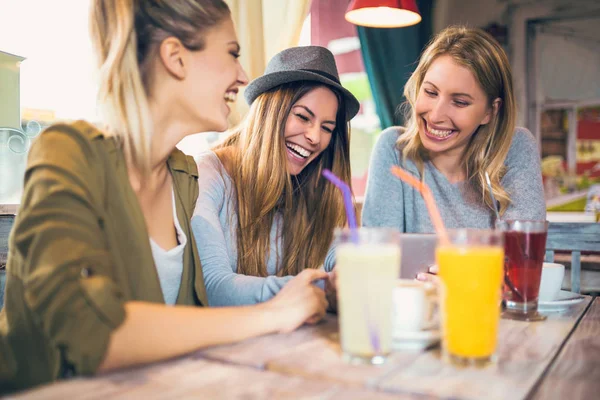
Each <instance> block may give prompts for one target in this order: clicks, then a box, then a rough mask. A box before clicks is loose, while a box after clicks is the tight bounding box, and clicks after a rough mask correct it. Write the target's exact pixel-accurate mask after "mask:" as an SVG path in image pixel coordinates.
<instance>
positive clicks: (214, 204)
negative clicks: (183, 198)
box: [192, 46, 359, 306]
mask: <svg viewBox="0 0 600 400" xmlns="http://www.w3.org/2000/svg"><path fill="white" fill-rule="evenodd" d="M245 95H246V99H247V101H248V103H249V104H250V105H251V106H250V110H249V112H248V115H247V117H246V118H245V120H244V121H243V122H242V123H241V124H240V126H239V127H237V128H236V129H234V130H233V132H232V133H231V135H230V136H228V137H227V139H226V140H225V142H224V143H223V144H222V145H220V146H219V147H218V148H217V149H215V151H211V152H208V153H206V154H204V155H202V156H201V157H200V159H199V162H198V169H199V173H200V176H202V177H203V179H202V182H201V183H200V187H201V189H200V192H201V193H200V196H199V197H198V202H197V205H196V210H195V212H194V217H193V218H192V227H193V229H194V234H195V236H196V240H197V241H198V250H199V253H200V259H201V260H202V265H203V267H204V280H205V282H206V289H207V295H208V300H209V303H210V304H211V305H219V306H224V305H233V304H252V303H258V302H262V301H266V300H268V299H270V298H271V297H273V296H274V295H275V294H276V293H278V292H279V291H280V290H281V288H282V287H284V285H285V284H286V283H287V282H289V280H290V279H292V277H293V276H294V275H297V274H298V273H300V272H301V271H303V270H306V269H315V268H319V267H321V266H323V265H324V269H325V270H327V271H331V269H332V268H333V264H332V260H333V257H332V254H330V255H329V257H327V255H328V250H329V247H330V244H331V242H332V238H333V231H334V229H335V228H336V227H341V226H344V225H345V224H346V216H345V211H344V205H343V200H342V197H341V195H340V193H339V192H338V190H337V189H336V188H335V187H334V186H333V185H331V184H330V183H328V182H327V181H326V180H325V179H323V177H322V176H321V171H322V170H323V169H325V168H327V169H330V170H331V171H333V173H335V174H336V175H337V176H339V177H340V178H341V179H343V180H344V181H345V182H347V183H348V184H349V183H350V158H349V140H350V138H349V126H348V121H349V120H350V119H351V118H352V117H353V116H354V115H355V114H356V113H357V112H358V108H359V104H358V101H357V100H356V98H355V97H354V96H353V95H352V94H351V93H350V92H349V91H347V90H346V89H344V88H343V87H342V86H341V85H340V83H339V78H338V73H337V68H336V65H335V61H334V58H333V55H332V54H331V52H329V50H327V49H325V48H323V47H319V46H305V47H294V48H290V49H286V50H284V51H282V52H281V53H279V54H277V55H276V56H275V57H274V58H273V59H272V60H271V61H270V62H269V65H268V67H267V70H266V72H265V74H264V75H263V76H262V77H260V78H257V79H255V80H254V81H252V82H251V83H250V84H249V86H248V88H247V89H246V91H245Z"/></svg>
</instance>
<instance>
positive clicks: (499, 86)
mask: <svg viewBox="0 0 600 400" xmlns="http://www.w3.org/2000/svg"><path fill="white" fill-rule="evenodd" d="M442 55H449V56H450V57H452V59H453V60H454V61H455V62H456V63H458V64H459V65H462V66H463V67H465V68H468V69H469V70H470V71H471V72H472V73H473V76H474V77H475V79H476V80H477V82H478V83H479V85H480V86H481V88H482V89H483V91H484V92H485V94H486V96H487V98H488V103H489V104H488V106H489V107H492V103H493V102H494V100H495V99H500V106H499V108H498V111H497V112H495V113H494V114H493V115H492V118H491V120H490V122H489V123H488V124H486V125H481V126H480V127H479V128H478V130H477V132H476V133H475V134H474V135H473V136H472V138H471V141H470V143H469V145H468V147H467V150H466V153H465V154H464V157H463V163H464V164H463V166H464V168H465V170H466V172H467V179H468V180H469V182H470V183H471V184H472V185H474V187H475V189H476V190H477V191H478V192H481V195H482V197H483V201H484V202H485V204H486V205H487V206H488V207H490V208H491V209H494V205H493V204H492V200H491V198H490V195H489V189H488V187H487V185H486V180H485V173H486V171H487V172H488V174H489V175H490V180H491V182H492V188H493V192H494V196H495V197H496V200H498V202H499V203H500V213H501V214H503V213H504V211H506V209H507V207H508V206H509V204H510V196H509V194H508V193H507V191H506V190H505V189H504V188H503V187H502V185H501V184H500V181H501V180H502V177H503V176H504V174H505V172H506V171H505V167H504V160H505V159H506V156H507V154H508V150H509V149H510V144H511V142H512V138H513V135H514V130H515V119H516V115H517V106H516V102H515V96H514V92H513V84H512V72H511V68H510V64H509V62H508V57H507V56H506V53H505V52H504V50H503V49H502V47H501V46H500V44H499V43H498V42H497V41H496V40H495V39H494V38H493V37H491V36H490V35H489V34H488V33H486V32H484V31H482V30H481V29H471V28H466V27H463V26H451V27H449V28H446V29H444V30H443V31H441V32H440V33H439V34H438V35H437V36H436V37H435V38H434V39H433V40H432V41H431V43H430V44H429V45H428V46H427V48H426V49H425V51H424V52H423V54H422V55H421V59H420V60H419V65H418V66H417V68H416V70H415V72H414V73H413V74H412V76H411V77H410V79H409V80H408V82H407V83H406V86H405V87H404V96H405V97H406V99H407V104H405V105H406V106H407V107H406V110H407V112H406V120H407V124H406V130H405V132H404V133H403V134H402V135H401V136H400V137H399V138H398V143H397V145H398V148H400V149H402V155H403V157H404V158H408V159H411V160H413V161H414V162H415V163H416V164H417V166H418V167H419V169H420V170H421V175H422V174H423V162H424V160H425V159H426V158H427V152H426V150H425V148H424V147H423V144H422V142H421V139H420V137H419V126H418V120H419V118H418V116H417V115H416V111H415V103H416V101H417V96H418V94H419V92H420V90H421V85H422V84H423V79H424V78H425V74H426V73H427V70H428V69H429V67H430V66H431V64H432V63H433V62H434V61H435V60H436V59H437V58H438V57H440V56H442Z"/></svg>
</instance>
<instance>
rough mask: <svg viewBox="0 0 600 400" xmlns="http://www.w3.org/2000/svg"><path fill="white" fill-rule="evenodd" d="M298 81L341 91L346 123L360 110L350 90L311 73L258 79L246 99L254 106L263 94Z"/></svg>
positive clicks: (289, 73)
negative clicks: (313, 82)
mask: <svg viewBox="0 0 600 400" xmlns="http://www.w3.org/2000/svg"><path fill="white" fill-rule="evenodd" d="M298 81H316V82H321V83H324V84H326V85H327V86H331V87H333V88H335V89H337V90H339V91H340V92H341V93H342V94H343V95H344V100H345V103H346V121H350V120H351V119H352V118H354V116H355V115H356V114H358V110H359V109H360V103H359V102H358V100H357V99H356V97H354V95H353V94H352V93H350V91H349V90H347V89H345V88H344V87H343V86H342V85H340V84H339V83H337V82H335V81H334V80H331V79H329V78H327V77H324V76H321V75H319V74H317V73H314V72H311V71H302V70H295V71H279V72H273V73H270V74H267V75H263V76H261V77H259V78H256V79H255V80H253V81H252V82H250V84H249V85H248V86H247V87H246V89H245V90H244V97H245V98H246V102H247V103H248V104H252V103H253V102H254V100H255V99H256V98H257V97H258V96H259V95H261V94H262V93H264V92H266V91H268V90H271V89H274V88H276V87H277V86H279V85H282V84H284V83H289V82H298Z"/></svg>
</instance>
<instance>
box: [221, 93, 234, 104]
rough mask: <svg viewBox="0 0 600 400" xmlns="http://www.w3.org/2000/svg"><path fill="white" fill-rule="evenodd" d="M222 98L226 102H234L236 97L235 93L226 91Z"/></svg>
mask: <svg viewBox="0 0 600 400" xmlns="http://www.w3.org/2000/svg"><path fill="white" fill-rule="evenodd" d="M224 98H225V101H226V102H227V103H233V102H235V99H236V98H237V93H235V92H226V93H225V96H224Z"/></svg>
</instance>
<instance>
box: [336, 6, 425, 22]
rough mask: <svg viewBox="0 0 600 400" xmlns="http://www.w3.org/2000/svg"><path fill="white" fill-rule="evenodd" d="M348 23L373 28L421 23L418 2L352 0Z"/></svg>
mask: <svg viewBox="0 0 600 400" xmlns="http://www.w3.org/2000/svg"><path fill="white" fill-rule="evenodd" d="M346 21H348V22H350V23H353V24H355V25H361V26H368V27H371V28H401V27H404V26H411V25H414V24H418V23H419V22H421V15H420V14H419V9H418V8H417V3H416V0H352V1H351V2H350V5H349V6H348V10H347V11H346Z"/></svg>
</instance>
